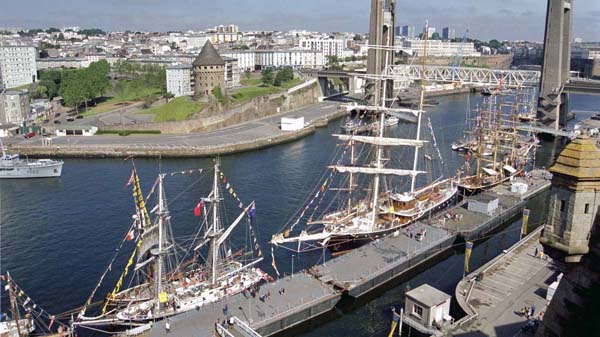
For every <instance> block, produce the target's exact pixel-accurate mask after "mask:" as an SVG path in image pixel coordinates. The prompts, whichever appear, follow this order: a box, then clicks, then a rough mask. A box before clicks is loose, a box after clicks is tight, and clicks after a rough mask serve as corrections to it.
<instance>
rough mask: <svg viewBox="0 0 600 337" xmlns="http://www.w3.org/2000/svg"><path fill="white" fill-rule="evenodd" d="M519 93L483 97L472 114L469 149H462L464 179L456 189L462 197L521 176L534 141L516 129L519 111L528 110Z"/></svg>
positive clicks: (535, 141) (529, 109)
mask: <svg viewBox="0 0 600 337" xmlns="http://www.w3.org/2000/svg"><path fill="white" fill-rule="evenodd" d="M524 97H525V96H524V95H523V94H522V93H521V92H519V91H505V92H503V91H502V90H500V89H499V90H497V92H496V94H494V95H489V96H484V97H483V102H482V104H481V105H479V106H478V107H477V109H476V111H475V116H474V117H473V119H472V121H473V125H474V126H473V129H472V130H471V131H468V133H469V134H470V137H471V138H470V141H471V142H472V144H471V146H470V147H468V148H467V149H466V155H465V165H464V176H462V177H461V178H460V179H459V183H458V186H459V188H460V189H461V190H462V191H463V192H464V193H466V194H472V193H478V192H480V191H482V190H485V189H488V188H491V187H494V186H497V185H500V184H502V183H505V182H508V181H510V180H512V179H513V178H514V177H516V176H518V175H522V174H524V171H525V169H526V167H527V164H528V161H529V159H530V157H531V154H532V153H533V152H534V151H533V150H534V149H535V147H536V146H537V144H538V142H539V141H538V139H537V138H536V137H535V135H533V134H522V133H520V132H519V130H518V126H519V123H520V122H519V118H520V116H521V112H522V111H531V109H532V108H531V100H529V101H526V100H524Z"/></svg>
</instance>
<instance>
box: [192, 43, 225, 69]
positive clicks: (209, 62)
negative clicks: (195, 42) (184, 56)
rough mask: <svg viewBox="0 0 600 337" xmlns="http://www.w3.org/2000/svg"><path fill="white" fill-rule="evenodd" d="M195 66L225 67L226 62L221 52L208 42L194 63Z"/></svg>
mask: <svg viewBox="0 0 600 337" xmlns="http://www.w3.org/2000/svg"><path fill="white" fill-rule="evenodd" d="M192 64H193V65H195V66H220V65H225V61H223V59H222V58H221V56H220V55H219V52H218V51H217V50H216V49H215V47H214V46H213V44H212V43H211V42H210V40H209V41H206V43H205V44H204V47H202V50H201V51H200V54H198V56H196V59H195V60H194V62H193V63H192Z"/></svg>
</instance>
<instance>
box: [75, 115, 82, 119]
mask: <svg viewBox="0 0 600 337" xmlns="http://www.w3.org/2000/svg"><path fill="white" fill-rule="evenodd" d="M75 118H77V119H82V118H83V115H77V117H75Z"/></svg>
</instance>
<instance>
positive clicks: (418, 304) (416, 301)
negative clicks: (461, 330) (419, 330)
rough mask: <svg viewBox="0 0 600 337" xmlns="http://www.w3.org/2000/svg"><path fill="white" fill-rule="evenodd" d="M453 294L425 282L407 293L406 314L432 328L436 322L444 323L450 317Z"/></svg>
mask: <svg viewBox="0 0 600 337" xmlns="http://www.w3.org/2000/svg"><path fill="white" fill-rule="evenodd" d="M451 298H452V296H450V295H448V294H446V293H445V292H443V291H441V290H438V289H436V288H434V287H432V286H430V285H429V284H427V283H426V284H423V285H421V286H419V287H417V288H415V289H413V290H411V291H408V292H407V293H406V301H405V303H406V304H405V305H406V314H407V315H410V316H411V317H412V318H413V319H416V320H417V321H418V322H419V323H420V324H421V325H423V326H425V327H427V328H431V327H433V325H434V323H437V324H442V323H443V321H444V320H445V319H446V320H448V319H449V318H450V299H451Z"/></svg>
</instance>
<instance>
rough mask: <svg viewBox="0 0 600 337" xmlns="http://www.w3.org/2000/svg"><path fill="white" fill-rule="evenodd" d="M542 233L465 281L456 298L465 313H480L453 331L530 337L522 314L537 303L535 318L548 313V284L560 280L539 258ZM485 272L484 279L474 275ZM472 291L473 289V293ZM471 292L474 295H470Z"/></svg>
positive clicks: (463, 333)
mask: <svg viewBox="0 0 600 337" xmlns="http://www.w3.org/2000/svg"><path fill="white" fill-rule="evenodd" d="M539 233H540V231H539V230H537V231H536V232H534V234H532V235H531V236H529V237H528V238H526V241H524V242H522V243H521V244H520V245H519V246H518V247H516V248H514V249H509V250H508V251H506V253H505V254H503V255H501V256H499V257H498V258H496V259H494V260H492V261H490V262H489V263H488V264H486V265H485V266H483V267H481V268H480V269H478V270H476V271H475V272H473V273H472V274H471V276H468V277H467V279H465V280H463V281H461V282H460V283H459V285H458V286H457V291H456V294H457V295H456V296H457V300H458V302H459V303H461V306H463V307H464V306H465V299H466V297H467V303H468V304H467V306H469V307H470V308H465V311H467V313H469V311H471V313H476V316H475V315H473V318H472V319H470V320H467V321H466V322H465V323H464V324H462V325H461V326H459V327H458V328H457V329H456V330H454V331H453V334H454V335H460V336H461V337H462V336H490V337H492V336H499V337H513V336H526V335H527V334H526V333H524V332H522V331H521V327H523V326H524V325H525V323H526V321H527V319H526V318H525V317H523V316H521V315H519V314H518V313H519V312H520V310H521V308H523V307H531V306H532V305H533V304H535V307H536V311H535V316H536V317H539V316H538V315H539V313H540V312H541V311H545V310H546V306H547V301H546V299H545V296H546V292H547V289H548V285H549V284H550V283H552V282H553V281H555V280H556V276H557V274H558V273H557V272H555V271H554V268H553V266H552V261H551V260H550V259H549V258H545V259H541V258H539V257H535V256H534V254H535V250H536V248H537V249H538V251H541V249H542V248H541V247H542V246H541V244H540V243H539V237H540V235H539ZM479 273H483V274H484V276H483V279H482V280H481V281H476V280H475V279H474V276H475V275H477V274H479ZM471 288H472V290H471ZM469 291H470V296H468V294H469Z"/></svg>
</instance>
